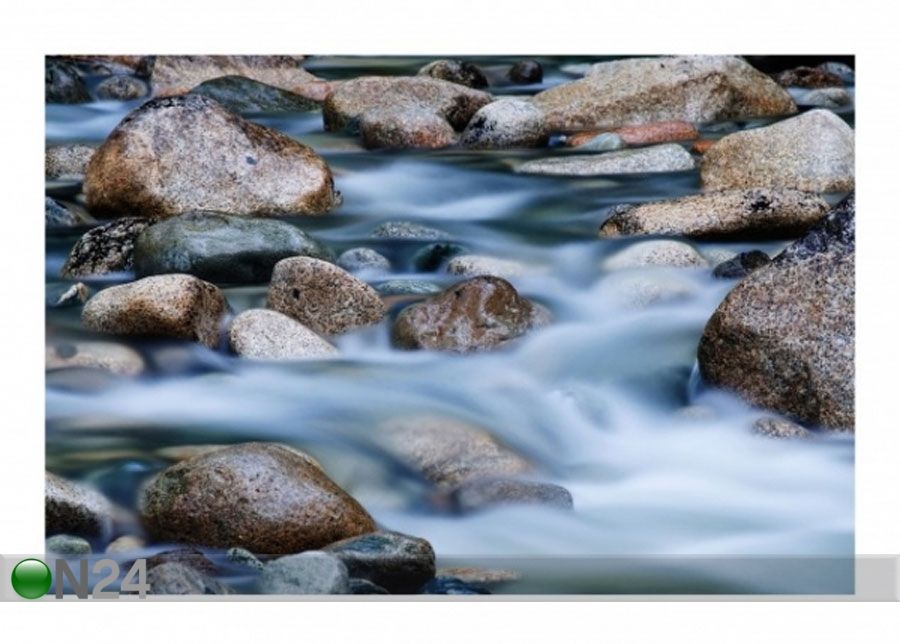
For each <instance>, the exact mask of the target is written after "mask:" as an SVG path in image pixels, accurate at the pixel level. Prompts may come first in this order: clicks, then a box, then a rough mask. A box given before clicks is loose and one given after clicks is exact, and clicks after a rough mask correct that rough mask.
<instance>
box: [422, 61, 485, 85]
mask: <svg viewBox="0 0 900 644" xmlns="http://www.w3.org/2000/svg"><path fill="white" fill-rule="evenodd" d="M419 76H430V77H431V78H438V79H440V80H444V81H448V82H451V83H456V84H458V85H465V86H466V87H473V88H475V89H484V88H485V87H487V86H488V79H487V76H485V75H484V72H483V71H481V70H480V69H479V68H478V66H477V65H475V64H473V63H469V62H466V61H464V60H435V61H433V62H430V63H428V64H427V65H425V66H424V67H423V68H422V69H420V70H419Z"/></svg>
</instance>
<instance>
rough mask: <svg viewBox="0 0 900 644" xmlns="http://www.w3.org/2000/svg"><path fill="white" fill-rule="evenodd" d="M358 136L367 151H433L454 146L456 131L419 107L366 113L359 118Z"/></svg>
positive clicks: (441, 119) (439, 118) (376, 110)
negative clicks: (379, 149) (410, 149)
mask: <svg viewBox="0 0 900 644" xmlns="http://www.w3.org/2000/svg"><path fill="white" fill-rule="evenodd" d="M359 134H360V136H361V138H362V144H363V146H364V147H366V148H369V149H373V148H386V149H391V150H402V149H405V148H429V149H434V148H446V147H448V146H451V145H453V144H454V143H456V132H454V131H453V128H452V127H450V124H449V123H448V122H447V121H446V119H444V118H443V117H442V116H440V115H438V114H435V113H434V112H432V111H430V110H427V109H422V108H418V107H407V108H401V109H374V110H369V111H367V112H365V113H364V114H363V115H362V116H361V117H360V118H359Z"/></svg>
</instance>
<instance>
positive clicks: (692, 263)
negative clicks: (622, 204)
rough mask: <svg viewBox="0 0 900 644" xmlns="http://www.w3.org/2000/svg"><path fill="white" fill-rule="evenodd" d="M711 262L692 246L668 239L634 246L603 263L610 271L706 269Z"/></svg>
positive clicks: (654, 240) (644, 242)
mask: <svg viewBox="0 0 900 644" xmlns="http://www.w3.org/2000/svg"><path fill="white" fill-rule="evenodd" d="M708 265H709V262H708V261H707V260H706V258H705V257H703V255H701V254H700V253H698V252H697V250H696V249H695V248H694V247H693V246H691V245H690V244H686V243H684V242H679V241H673V240H668V239H653V240H650V241H643V242H638V243H636V244H632V245H630V246H628V247H626V248H624V249H622V250H620V251H619V252H617V253H615V254H613V255H611V256H609V257H607V258H606V259H605V260H604V261H603V268H605V269H606V270H608V271H620V270H624V269H629V268H644V267H646V266H674V267H678V268H692V267H701V268H702V267H706V266H708Z"/></svg>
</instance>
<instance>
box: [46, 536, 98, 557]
mask: <svg viewBox="0 0 900 644" xmlns="http://www.w3.org/2000/svg"><path fill="white" fill-rule="evenodd" d="M44 548H45V549H46V552H47V553H48V554H51V553H52V554H55V555H63V556H72V557H84V556H87V555H89V554H91V544H90V543H88V542H87V540H85V539H82V538H81V537H75V536H72V535H71V534H55V535H53V536H52V537H50V538H48V539H47V540H46V541H45V542H44Z"/></svg>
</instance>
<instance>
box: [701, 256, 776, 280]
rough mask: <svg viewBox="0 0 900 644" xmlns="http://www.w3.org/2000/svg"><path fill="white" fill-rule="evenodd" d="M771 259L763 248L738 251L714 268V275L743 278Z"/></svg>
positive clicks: (726, 277) (725, 277) (724, 277)
mask: <svg viewBox="0 0 900 644" xmlns="http://www.w3.org/2000/svg"><path fill="white" fill-rule="evenodd" d="M770 261H772V260H771V259H769V256H768V255H766V254H765V253H764V252H762V251H761V250H751V251H747V252H746V253H738V254H737V255H735V256H734V257H732V258H731V259H729V260H727V261H724V262H722V263H721V264H719V265H718V266H716V267H715V268H714V269H713V277H720V278H723V279H741V278H743V277H747V275H749V274H750V273H752V272H753V271H755V270H756V269H758V268H762V267H763V266H765V265H767V264H768V263H769V262H770Z"/></svg>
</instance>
